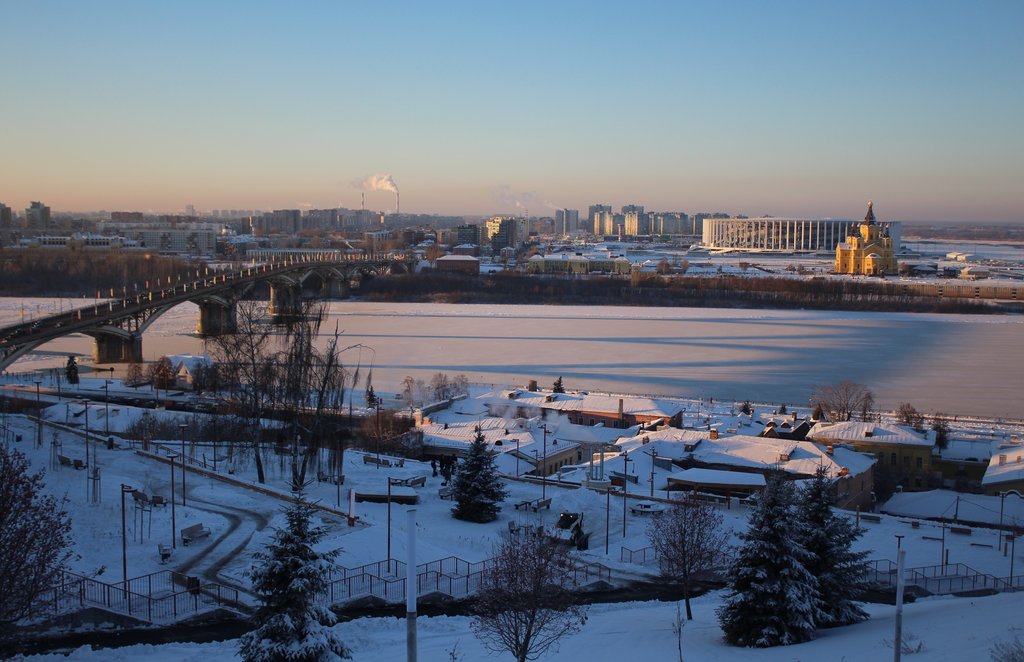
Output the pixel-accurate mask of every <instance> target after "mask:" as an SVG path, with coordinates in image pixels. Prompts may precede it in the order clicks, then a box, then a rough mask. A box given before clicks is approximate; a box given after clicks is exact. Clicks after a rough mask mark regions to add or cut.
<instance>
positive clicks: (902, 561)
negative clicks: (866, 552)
mask: <svg viewBox="0 0 1024 662" xmlns="http://www.w3.org/2000/svg"><path fill="white" fill-rule="evenodd" d="M906 563H907V550H905V549H901V550H899V552H898V553H897V556H896V636H895V637H894V638H893V641H892V654H893V661H894V662H900V654H901V653H902V652H903V651H902V650H900V649H901V648H902V647H903V568H904V567H905V566H906Z"/></svg>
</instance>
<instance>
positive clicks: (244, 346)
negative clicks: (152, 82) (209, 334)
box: [208, 301, 277, 483]
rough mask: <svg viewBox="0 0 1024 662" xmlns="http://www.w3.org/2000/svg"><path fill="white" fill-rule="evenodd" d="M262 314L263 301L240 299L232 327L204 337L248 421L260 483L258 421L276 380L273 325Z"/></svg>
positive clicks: (262, 478) (263, 478) (262, 477)
mask: <svg viewBox="0 0 1024 662" xmlns="http://www.w3.org/2000/svg"><path fill="white" fill-rule="evenodd" d="M266 318H267V305H266V303H262V302H257V301H240V302H239V303H238V314H237V323H236V327H235V331H234V332H233V333H225V334H222V335H219V336H214V337H213V338H210V339H209V341H208V343H209V346H210V349H211V353H212V354H213V355H214V357H215V358H216V359H217V362H218V369H219V371H220V372H221V374H222V375H223V376H224V378H225V381H227V382H228V383H230V384H231V385H232V393H231V399H232V404H233V405H234V407H235V409H236V410H237V411H238V413H239V415H240V416H242V417H243V418H245V419H246V420H247V421H249V425H250V428H251V433H250V435H249V439H250V440H251V441H250V444H251V448H252V451H253V457H254V459H255V462H256V476H257V480H259V482H261V483H264V482H266V474H265V471H264V468H263V456H262V454H261V451H260V440H261V438H262V432H263V431H262V428H261V425H260V422H261V421H262V419H263V414H264V412H265V411H266V410H267V409H268V408H269V407H270V405H271V404H272V402H273V394H274V387H275V384H276V381H277V370H276V369H275V356H274V337H275V336H274V329H273V327H271V326H270V325H269V324H267V323H266Z"/></svg>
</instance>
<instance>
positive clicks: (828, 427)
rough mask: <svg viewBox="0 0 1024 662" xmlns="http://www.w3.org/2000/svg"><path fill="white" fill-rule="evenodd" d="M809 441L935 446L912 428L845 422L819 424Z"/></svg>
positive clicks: (885, 424)
mask: <svg viewBox="0 0 1024 662" xmlns="http://www.w3.org/2000/svg"><path fill="white" fill-rule="evenodd" d="M807 438H808V439H815V440H823V441H833V440H835V441H860V442H868V443H872V444H902V445H904V446H933V445H934V442H933V441H931V440H930V439H928V438H927V437H924V436H922V435H920V434H918V433H917V432H915V431H914V430H912V429H911V428H908V427H904V426H902V425H891V424H887V423H873V422H870V421H869V422H861V421H844V422H842V423H818V424H817V425H815V426H814V427H813V428H811V431H810V432H808V433H807Z"/></svg>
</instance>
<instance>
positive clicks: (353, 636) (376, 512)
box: [7, 405, 1024, 661]
mask: <svg viewBox="0 0 1024 662" xmlns="http://www.w3.org/2000/svg"><path fill="white" fill-rule="evenodd" d="M101 408H102V406H101V405H94V406H93V407H92V408H91V409H92V410H93V411H94V412H95V411H97V410H100V409H101ZM66 411H67V407H66V406H65V405H54V406H53V407H51V408H50V409H49V411H48V414H49V416H48V418H54V419H56V421H57V422H58V423H63V418H64V416H65V412H66ZM152 413H153V415H155V416H157V417H164V418H172V417H175V416H180V414H176V413H174V412H163V411H157V412H152ZM725 414H726V412H723V413H722V415H723V416H724V415H725ZM119 415H120V416H124V417H125V419H126V420H127V419H129V418H131V417H133V416H135V415H136V414H130V413H128V412H127V411H126V412H125V413H123V414H119ZM7 422H8V424H9V425H10V427H11V433H12V437H13V436H14V435H18V434H20V435H21V437H22V441H21V442H14V445H15V446H16V447H17V448H18V449H19V450H21V451H22V452H24V453H26V455H28V456H29V457H30V459H31V460H32V462H33V464H34V465H35V466H42V467H49V466H50V456H51V446H50V444H51V442H52V441H53V440H54V438H56V440H57V441H58V442H59V443H60V452H61V453H62V454H64V455H66V456H69V457H73V458H81V459H84V441H82V439H81V438H80V437H79V436H77V435H75V434H72V433H70V432H66V431H61V430H59V429H51V428H49V427H48V428H47V429H46V431H45V432H44V436H43V442H44V443H43V446H42V448H35V445H34V443H33V441H34V439H35V426H34V424H33V423H32V422H31V421H28V420H27V419H24V418H22V417H18V416H10V417H9V418H8V419H7ZM93 429H95V428H93ZM54 435H56V437H55V436H54ZM166 445H167V446H168V447H169V448H172V449H178V448H180V440H168V441H167V443H166ZM204 451H205V452H210V449H208V448H206V449H196V453H197V456H198V455H201V454H202V453H203V452H204ZM187 452H189V453H190V454H192V449H191V448H190V447H188V448H187ZM90 453H91V459H92V461H93V464H94V466H99V467H100V468H101V475H102V485H103V489H102V493H101V495H100V500H99V503H96V504H91V503H89V502H88V500H87V498H86V494H87V492H86V472H85V471H75V470H73V469H69V468H62V469H60V470H59V471H52V470H51V471H49V472H48V477H47V481H46V482H47V490H48V491H50V492H52V493H55V494H58V495H64V494H66V495H67V496H68V498H69V500H70V505H69V507H70V511H71V515H72V519H73V522H74V538H75V552H76V556H75V558H74V560H73V561H72V569H73V570H74V571H76V572H79V573H81V574H85V575H88V576H95V577H97V578H98V579H101V580H105V581H116V580H119V579H120V577H121V572H122V568H121V531H120V489H119V488H120V485H121V484H127V485H130V486H132V487H135V488H137V489H141V490H143V491H145V492H147V493H149V494H159V495H162V496H166V497H169V496H170V468H169V466H168V465H167V464H165V463H162V462H159V461H157V460H154V459H152V458H149V457H145V456H143V455H140V454H137V453H135V452H133V451H131V450H128V449H122V448H118V449H113V450H109V449H107V448H106V447H105V446H104V445H103V444H97V443H93V444H92V446H91V449H90ZM287 462H288V458H287V457H283V456H278V457H272V458H271V459H270V460H269V461H268V463H267V469H268V487H269V488H271V491H276V492H278V493H280V494H282V495H286V494H287V488H286V481H287V478H288V476H289V470H288V465H287ZM226 464H227V466H224V464H222V465H221V466H220V468H219V471H220V473H222V474H226V472H227V470H228V467H230V468H231V469H232V470H233V471H234V474H233V475H232V476H231V478H232V479H233V480H238V481H241V482H242V483H248V484H254V483H255V474H254V470H253V467H252V466H251V465H250V464H248V463H242V462H235V463H226ZM344 472H345V475H346V482H345V485H344V487H343V488H342V490H341V492H340V494H339V491H338V489H337V488H336V487H335V486H334V485H331V484H328V483H317V482H313V483H312V484H311V486H310V488H309V494H310V496H311V497H312V498H314V499H316V500H319V501H320V502H321V503H322V504H324V505H325V506H330V507H333V508H337V509H339V510H340V511H342V512H345V511H347V510H348V493H347V490H348V489H350V488H353V489H356V490H359V491H377V492H384V491H386V485H387V478H388V477H395V478H411V477H416V476H424V477H425V478H426V485H425V486H424V487H423V488H418V489H417V490H416V491H417V493H418V494H419V495H420V499H421V502H420V503H419V504H418V505H417V506H415V508H416V512H417V515H416V517H417V536H418V540H417V552H418V553H417V560H418V561H419V562H420V563H422V562H426V561H430V560H435V559H440V558H444V557H447V556H452V555H454V556H458V557H461V558H463V559H466V560H468V561H478V560H482V559H485V558H487V557H488V556H490V553H491V549H492V544H493V543H494V541H495V540H497V538H498V536H499V535H500V534H501V532H503V531H507V529H508V524H509V523H510V522H516V523H538V524H546V525H551V524H552V523H553V521H554V519H555V518H557V516H558V513H559V512H561V511H574V512H582V513H584V522H585V529H586V530H587V531H588V532H590V533H591V545H590V549H589V550H588V551H587V552H584V553H582V557H583V558H584V559H586V560H591V561H598V562H601V563H604V564H606V565H608V566H610V567H612V568H613V570H614V572H616V573H618V574H619V575H620V576H637V575H640V576H642V575H649V576H654V575H655V574H656V569H655V568H654V567H652V566H644V565H633V564H628V563H624V562H622V561H621V560H620V558H621V550H622V548H623V547H625V548H627V549H632V550H636V549H640V548H643V547H646V546H647V545H648V544H649V542H648V540H647V537H646V525H647V519H645V518H644V517H642V516H635V515H632V514H631V513H627V514H626V520H625V522H624V521H623V510H622V502H621V500H618V499H614V500H613V501H612V503H611V508H610V509H609V510H606V508H607V503H608V502H607V499H606V497H605V496H604V495H603V494H597V493H594V492H591V491H589V490H583V489H567V488H565V487H560V486H557V485H555V484H548V485H547V486H546V487H543V486H541V485H537V484H531V483H522V482H516V481H512V482H510V484H509V491H510V495H509V498H508V500H507V501H506V503H505V506H504V508H503V510H502V512H501V515H500V517H499V519H498V520H497V521H496V522H493V523H490V524H485V525H480V524H471V523H467V522H460V521H457V520H454V519H453V518H452V517H451V515H450V508H451V502H449V501H442V500H441V499H439V498H438V495H437V489H438V488H439V486H440V482H441V478H440V477H434V476H433V475H432V472H431V469H430V466H429V465H428V464H425V463H419V462H413V461H406V462H405V464H404V466H403V467H402V468H378V467H377V466H375V465H368V464H365V463H364V462H363V455H362V454H361V453H357V452H353V451H350V452H348V453H346V464H345V469H344ZM314 475H315V474H314ZM176 483H177V485H176V486H177V488H178V490H179V491H180V487H181V484H180V470H179V474H178V476H177V477H176ZM186 485H187V489H188V498H187V504H188V505H187V506H186V507H182V506H181V505H180V500H179V502H178V506H177V508H176V514H177V528H178V529H181V528H183V527H184V526H188V525H190V524H193V523H202V524H204V525H205V526H208V527H210V528H211V530H212V535H211V536H210V537H209V538H208V539H205V540H201V541H198V542H197V543H195V544H193V545H192V546H190V547H182V546H181V545H180V544H179V546H178V549H177V550H176V552H175V554H174V556H173V557H172V561H171V563H170V564H167V565H161V564H160V563H159V559H158V554H157V549H156V547H157V543H164V544H168V543H169V542H170V539H171V523H170V517H171V515H170V509H169V508H157V509H154V511H153V514H152V521H151V522H147V523H146V525H145V527H144V528H145V535H144V540H143V541H139V540H138V539H137V536H138V534H139V529H140V528H143V527H141V526H140V525H139V524H138V523H136V522H135V521H134V519H135V518H133V517H132V514H131V512H130V511H129V514H128V517H127V521H128V541H127V546H128V575H129V577H135V576H140V575H144V574H146V573H149V572H154V571H157V570H163V569H180V570H183V571H185V572H187V573H189V574H193V575H202V576H204V577H206V578H208V579H214V580H216V581H219V582H221V583H224V584H228V585H232V586H238V587H241V588H243V590H244V588H245V587H246V585H247V579H246V577H245V572H246V571H247V570H248V569H249V568H250V567H251V564H252V555H253V553H254V552H255V551H257V550H258V549H260V548H261V547H262V545H263V544H264V543H265V542H266V541H267V540H268V538H269V536H270V533H271V527H273V526H274V525H278V524H280V523H281V521H282V520H281V515H280V512H281V509H282V508H283V507H284V505H285V502H284V500H283V499H278V498H275V497H274V496H272V495H268V494H264V493H262V492H258V491H254V490H249V489H246V488H244V487H238V486H235V485H232V484H229V483H226V482H221V481H218V480H216V479H212V478H208V477H204V476H199V475H197V474H195V473H194V472H190V473H189V474H188V475H187V478H186ZM542 490H544V491H546V493H547V496H549V497H551V498H552V501H553V503H552V507H551V510H550V511H545V510H541V511H540V512H539V513H533V512H528V511H526V510H515V509H513V508H512V507H511V504H513V503H516V502H518V501H521V500H524V499H534V498H537V497H539V496H540V495H541V492H542ZM179 494H180V492H179ZM339 497H340V498H339ZM972 498H973V497H972ZM179 499H180V497H179ZM128 505H129V508H131V501H130V500H129V501H128ZM408 508H409V507H408V506H403V505H397V504H396V505H393V506H392V525H391V529H392V539H391V551H392V557H393V558H399V559H402V558H404V557H405V554H406V549H405V539H406V536H405V522H406V518H405V512H406V510H407V509H408ZM722 512H723V515H724V517H725V525H726V526H727V527H728V529H729V530H731V531H733V532H738V531H740V530H743V529H744V528H745V526H746V512H747V511H746V509H745V508H741V507H736V506H734V507H733V508H731V509H727V510H723V511H722ZM355 514H356V515H358V517H359V523H358V524H357V525H356V526H355V527H349V526H347V524H346V523H345V522H344V520H343V518H340V517H337V516H335V515H332V514H324V515H323V521H324V523H325V524H326V525H327V527H328V531H329V533H328V536H327V538H326V539H325V541H324V543H323V545H324V547H325V548H330V549H335V548H340V549H341V550H342V552H341V556H340V558H339V562H340V563H341V564H342V565H345V566H348V567H353V566H357V565H361V564H364V563H369V562H374V561H379V560H383V559H384V558H386V556H387V554H386V550H387V541H388V527H387V523H388V518H387V506H386V505H385V504H371V503H359V504H357V505H356V511H355ZM849 516H850V517H854V515H853V514H852V513H851V514H849ZM606 517H608V521H609V523H610V527H609V528H608V529H606V528H605V518H606ZM880 519H881V521H880V522H877V523H874V522H863V523H862V526H863V528H864V529H865V532H864V535H863V537H862V538H861V540H860V541H859V543H858V544H859V546H860V547H861V548H863V549H868V550H870V558H872V559H895V556H896V554H895V552H896V546H897V540H900V541H901V542H900V543H899V544H900V546H901V547H902V548H903V549H906V550H907V564H908V566H909V567H916V566H926V565H934V564H938V563H940V562H941V557H942V551H943V549H947V550H948V551H949V561H950V562H951V563H963V564H966V565H968V566H970V567H972V568H974V569H975V570H977V571H980V572H984V573H990V574H993V575H996V576H1000V577H1005V576H1007V575H1009V574H1010V563H1011V559H1010V558H1009V557H1008V556H1006V552H1005V551H1004V550H1002V549H1000V548H999V544H998V542H997V540H998V536H997V533H996V531H995V530H993V529H984V528H975V529H974V530H973V535H971V536H962V535H952V534H951V533H949V532H947V533H946V535H945V542H944V543H943V542H940V539H941V535H942V532H941V529H940V528H939V527H938V525H936V524H934V523H932V522H926V521H922V522H918V526H917V527H916V528H915V527H913V526H912V520H911V519H909V518H907V517H905V516H904V517H889V516H882V517H881V518H880ZM624 524H625V535H624V533H623V528H624ZM150 526H152V532H150V530H149V527H150ZM606 536H607V541H608V553H607V554H606V553H605V540H606ZM897 536H899V538H897ZM734 540H735V539H734ZM1013 562H1014V563H1015V564H1016V569H1017V570H1018V571H1019V570H1021V569H1024V546H1022V548H1021V550H1017V555H1016V558H1014V559H1013ZM243 599H251V598H248V597H243ZM720 601H721V594H720V593H713V594H710V595H708V596H705V597H703V598H701V599H700V600H698V602H697V604H696V607H695V613H696V617H697V620H696V621H695V622H694V623H692V624H690V625H689V626H688V627H687V628H686V630H685V633H684V640H685V644H684V645H685V650H686V656H687V657H686V659H699V660H705V659H708V660H714V659H721V660H748V659H749V660H755V659H756V660H794V659H799V660H819V659H820V660H832V659H843V658H845V659H885V658H887V657H888V656H890V655H891V649H890V648H889V647H888V644H887V643H886V642H887V641H891V639H892V634H891V632H892V625H893V621H892V618H893V613H892V612H893V610H892V608H891V607H886V606H879V605H870V606H869V611H870V612H871V614H872V616H873V617H872V619H871V621H869V622H868V623H865V624H861V625H857V626H853V627H849V628H841V629H838V630H832V631H823V632H820V633H819V637H818V639H817V640H815V641H814V642H811V643H808V644H803V645H801V646H796V647H788V648H783V649H775V650H769V651H763V650H756V651H755V650H743V649H735V648H732V647H728V646H725V645H724V644H723V643H722V642H721V640H720V638H721V635H720V630H719V628H718V625H717V622H716V620H715V618H714V608H715V606H717V605H718V604H720ZM1019 601H1020V598H1019V597H1018V596H1016V595H1015V594H1011V595H1002V596H995V597H989V598H977V599H966V598H961V599H946V598H936V599H928V600H925V601H922V602H920V603H918V604H914V605H910V606H908V607H907V612H906V622H905V626H904V631H905V632H908V633H910V634H911V635H913V636H914V637H916V639H915V643H914V645H915V646H916V645H917V643H916V642H917V641H920V642H923V650H922V652H921V653H919V655H920V656H921V657H920V658H915V659H943V660H972V659H983V658H984V654H985V651H986V650H987V649H988V647H990V646H991V645H992V644H993V643H994V642H996V641H1000V640H1004V639H1007V638H1012V636H1013V634H1014V633H1015V630H1014V628H1015V627H1016V625H1015V621H1014V620H1013V618H1012V616H1011V614H1012V609H1013V607H1014V606H1015V605H1017V604H1018V603H1019ZM673 616H674V607H673V605H671V604H664V603H654V602H650V603H636V604H630V605H597V606H594V607H592V608H591V617H590V619H589V620H588V623H587V626H586V628H585V630H584V631H583V632H582V633H580V634H577V635H574V636H572V637H569V638H567V639H566V640H565V642H564V643H563V645H562V649H561V652H560V653H558V654H557V655H550V656H547V657H545V659H547V660H568V659H592V660H617V659H622V658H623V657H624V656H626V655H630V654H631V655H633V656H638V655H639V656H641V657H639V658H638V659H652V660H653V659H657V660H670V659H675V658H674V655H675V653H674V651H675V639H674V635H673V634H672V629H671V621H672V618H673ZM468 623H469V621H468V619H467V618H463V617H436V618H421V619H420V651H421V654H420V659H422V660H438V661H443V660H448V659H449V656H448V653H447V652H446V651H448V650H451V649H452V648H453V647H454V646H455V645H456V644H457V645H458V650H459V651H461V652H462V653H463V654H464V656H465V657H464V658H462V659H464V660H467V661H468V660H481V659H485V657H484V656H485V651H484V649H483V648H482V647H481V645H480V643H479V642H478V641H477V640H476V639H475V638H474V637H473V636H472V634H471V632H470V630H469V628H468ZM953 624H955V627H953ZM337 627H338V628H339V629H340V632H341V633H342V636H343V637H344V640H345V641H346V642H347V643H348V644H349V645H350V646H351V647H352V648H353V650H354V652H355V654H356V659H362V660H400V659H404V654H405V653H404V650H405V649H404V631H405V630H404V628H405V625H404V623H403V622H402V621H400V620H397V619H388V618H375V619H368V618H364V619H359V620H356V621H353V622H350V623H346V624H343V625H339V626H337ZM235 648H236V646H235V642H224V643H218V644H204V645H194V644H170V645H166V646H160V647H148V646H133V647H129V648H124V649H117V650H101V651H89V650H85V649H83V650H79V651H76V652H74V653H73V654H72V656H71V659H88V660H131V659H138V658H140V657H142V656H146V657H150V658H155V659H157V660H163V659H167V660H171V659H173V660H189V659H196V660H198V659H200V657H202V658H205V659H234V656H235ZM979 655H980V656H981V657H979ZM506 658H507V656H506ZM498 659H501V658H498Z"/></svg>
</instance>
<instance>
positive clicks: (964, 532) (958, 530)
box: [949, 526, 972, 536]
mask: <svg viewBox="0 0 1024 662" xmlns="http://www.w3.org/2000/svg"><path fill="white" fill-rule="evenodd" d="M949 532H950V533H955V534H957V535H958V536H969V535H971V533H972V531H971V529H969V528H967V527H966V526H951V527H949Z"/></svg>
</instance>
